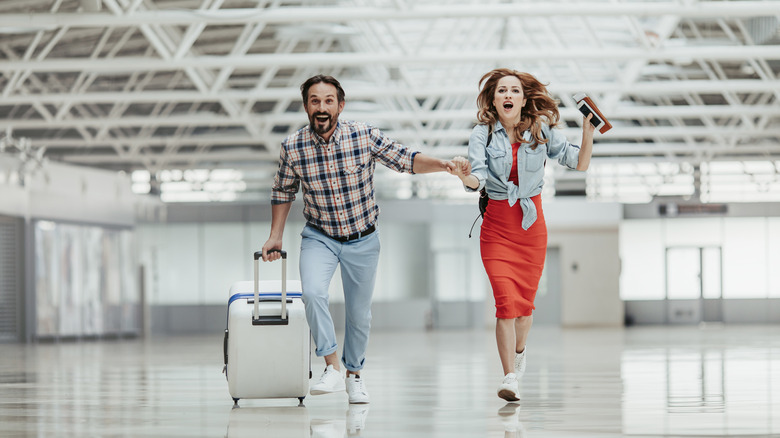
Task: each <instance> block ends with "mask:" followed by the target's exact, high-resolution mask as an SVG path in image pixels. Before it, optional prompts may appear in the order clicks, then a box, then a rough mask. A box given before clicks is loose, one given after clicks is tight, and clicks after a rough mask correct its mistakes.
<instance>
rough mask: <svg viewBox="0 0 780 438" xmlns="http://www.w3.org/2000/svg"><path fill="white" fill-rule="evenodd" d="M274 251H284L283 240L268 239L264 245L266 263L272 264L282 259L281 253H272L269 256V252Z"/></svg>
mask: <svg viewBox="0 0 780 438" xmlns="http://www.w3.org/2000/svg"><path fill="white" fill-rule="evenodd" d="M272 249H282V240H281V239H268V241H266V242H265V245H263V261H264V262H272V261H274V260H279V259H280V258H282V255H281V254H280V253H279V252H272V253H271V254H268V251H270V250H272Z"/></svg>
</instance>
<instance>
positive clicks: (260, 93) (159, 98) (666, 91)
mask: <svg viewBox="0 0 780 438" xmlns="http://www.w3.org/2000/svg"><path fill="white" fill-rule="evenodd" d="M342 86H343V87H344V88H345V90H346V94H347V104H349V102H350V101H353V100H361V99H372V100H373V99H375V98H387V97H396V96H401V97H413V98H427V97H438V96H473V97H475V98H476V96H477V92H478V91H479V90H478V89H477V85H476V84H474V86H469V87H463V86H453V87H425V88H409V87H407V88H398V87H395V86H386V87H380V88H376V86H372V87H365V86H362V85H361V86H354V87H353V86H350V84H349V81H348V80H345V81H343V82H342ZM548 90H550V92H551V93H553V94H556V93H557V94H561V93H563V94H575V93H578V92H581V91H586V92H588V93H589V94H590V95H592V96H594V97H595V95H597V94H601V93H615V92H617V93H621V94H624V95H630V96H645V97H658V96H677V95H681V94H688V93H718V94H720V93H725V92H735V93H773V92H774V93H777V92H780V80H758V79H733V80H724V81H718V80H714V81H710V80H690V81H682V80H671V81H655V82H639V83H635V84H630V85H623V84H621V83H618V82H577V83H572V84H566V83H551V84H550V85H549V86H548ZM300 97H301V90H300V88H298V87H284V88H261V89H253V90H239V89H223V90H219V92H218V93H217V92H210V93H202V92H200V91H187V90H154V91H133V92H131V93H125V92H116V91H111V92H87V93H40V94H38V93H36V94H11V95H9V96H7V97H4V98H3V99H2V101H0V106H4V105H31V104H33V103H44V104H62V103H71V104H75V103H96V104H101V103H112V104H113V103H118V102H125V103H157V102H217V101H219V100H220V99H221V98H227V99H231V100H247V99H251V100H261V101H262V100H279V99H293V100H294V99H300Z"/></svg>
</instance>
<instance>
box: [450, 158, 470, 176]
mask: <svg viewBox="0 0 780 438" xmlns="http://www.w3.org/2000/svg"><path fill="white" fill-rule="evenodd" d="M452 163H453V165H454V167H453V168H452V170H450V169H448V170H447V171H448V172H449V173H450V174H451V175H455V176H457V177H458V178H460V179H461V180H463V179H464V178H466V177H468V176H469V175H471V163H470V162H469V160H467V159H466V158H464V157H455V158H453V159H452Z"/></svg>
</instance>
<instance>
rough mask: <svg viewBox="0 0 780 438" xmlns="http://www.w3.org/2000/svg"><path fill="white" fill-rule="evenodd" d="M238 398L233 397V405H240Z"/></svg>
mask: <svg viewBox="0 0 780 438" xmlns="http://www.w3.org/2000/svg"><path fill="white" fill-rule="evenodd" d="M238 400H239V399H237V398H235V397H233V407H234V408H235V407H238Z"/></svg>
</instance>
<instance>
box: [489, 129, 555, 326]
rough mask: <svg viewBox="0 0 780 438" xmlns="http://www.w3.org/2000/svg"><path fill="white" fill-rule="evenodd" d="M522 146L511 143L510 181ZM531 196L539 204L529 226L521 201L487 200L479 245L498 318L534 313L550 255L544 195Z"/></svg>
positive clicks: (514, 176) (512, 180) (515, 181)
mask: <svg viewBox="0 0 780 438" xmlns="http://www.w3.org/2000/svg"><path fill="white" fill-rule="evenodd" d="M520 146H521V145H520V143H515V144H513V145H512V170H511V172H510V174H509V181H510V182H513V183H515V184H517V181H518V178H517V151H518V149H519V148H520ZM531 200H532V201H533V203H534V204H535V205H536V212H537V219H536V222H534V224H533V225H531V227H530V228H529V229H528V230H524V229H523V227H522V221H523V210H522V209H521V208H520V202H519V201H518V202H516V203H515V205H514V206H512V207H510V206H509V202H508V201H507V200H494V199H491V200H489V201H488V206H487V211H486V212H485V217H484V218H483V222H482V229H481V231H480V237H479V247H480V252H481V253H482V263H483V264H484V265H485V271H486V272H487V275H488V278H489V279H490V285H491V286H492V288H493V297H494V298H495V300H496V318H501V319H513V318H517V317H518V316H530V315H531V314H532V313H533V309H534V298H535V297H536V290H537V289H538V288H539V279H540V278H541V277H542V270H543V269H544V259H545V256H546V255H547V224H545V222H544V213H543V212H542V197H541V195H536V196H534V197H532V198H531Z"/></svg>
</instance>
